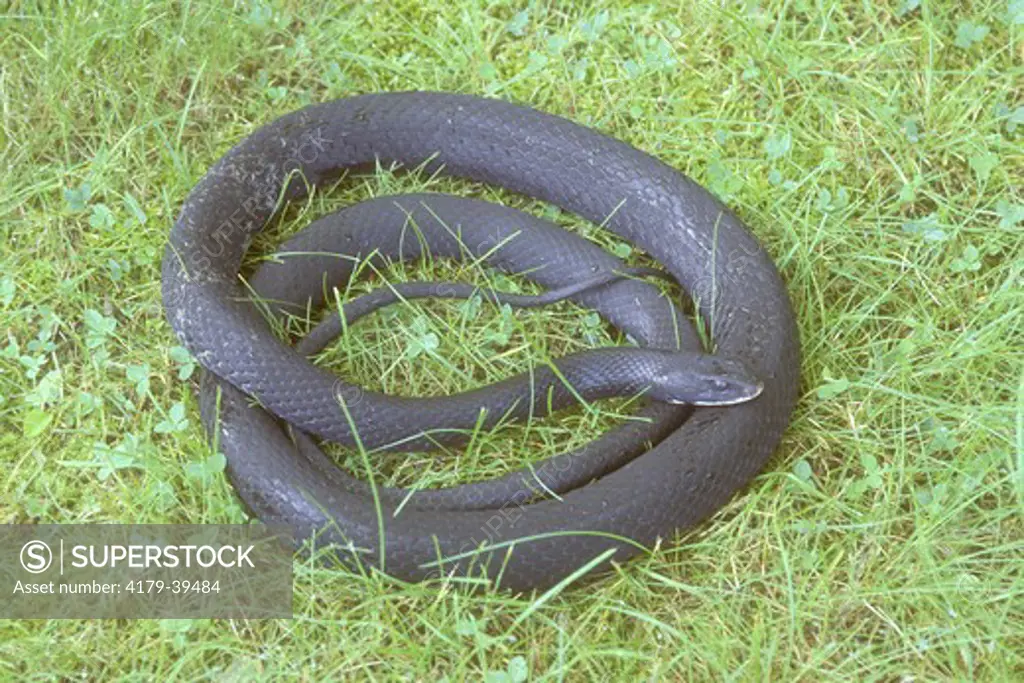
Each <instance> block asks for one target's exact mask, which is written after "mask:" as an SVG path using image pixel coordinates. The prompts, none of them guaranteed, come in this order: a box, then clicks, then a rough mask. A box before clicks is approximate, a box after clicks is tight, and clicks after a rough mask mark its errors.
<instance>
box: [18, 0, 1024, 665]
mask: <svg viewBox="0 0 1024 683" xmlns="http://www.w3.org/2000/svg"><path fill="white" fill-rule="evenodd" d="M332 5H333V4H332V3H322V2H313V3H302V2H298V1H297V0H282V1H279V2H266V3H264V2H234V3H231V2H219V3H218V2H205V1H204V2H179V3H158V2H149V3H146V2H137V3H130V4H129V3H126V4H124V5H121V4H119V3H105V2H84V1H83V2H73V3H38V4H37V3H32V2H19V0H13V4H12V3H5V4H4V8H3V9H0V121H2V126H0V154H2V156H0V168H2V169H3V173H2V174H0V217H2V219H0V236H2V240H3V244H4V248H3V251H2V255H0V325H2V329H3V330H5V333H4V337H3V338H0V422H2V425H3V431H2V433H0V462H2V463H3V465H4V467H3V469H4V474H3V475H2V476H3V498H2V502H0V522H4V523H44V522H147V523H225V522H240V521H243V520H244V519H245V518H246V517H245V513H244V511H243V509H242V508H241V506H240V505H239V504H238V503H237V502H236V500H235V498H234V497H233V494H232V491H231V488H230V486H229V484H228V483H227V481H226V479H225V476H224V474H223V471H222V470H223V462H222V459H221V458H219V457H218V456H217V454H216V453H214V452H213V451H212V450H211V448H210V447H209V446H208V445H207V443H206V440H205V436H204V433H203V430H202V428H201V426H200V424H199V415H198V407H197V404H196V400H195V398H194V384H195V380H196V378H197V376H198V371H197V369H196V367H195V365H194V363H193V362H192V361H191V359H190V358H189V357H188V354H187V353H186V352H184V349H182V348H180V347H179V346H178V343H177V340H176V339H175V337H174V335H173V334H172V332H171V330H170V328H169V326H168V325H167V323H166V321H165V319H164V317H163V312H162V306H161V300H160V267H159V266H160V258H161V256H162V252H163V245H164V241H165V239H166V236H167V233H168V231H169V229H170V226H171V224H172V222H173V220H174V218H175V216H176V214H177V211H178V208H179V206H180V204H181V202H182V201H183V199H184V198H185V196H186V195H187V193H188V191H189V189H190V188H191V187H192V186H193V185H194V184H195V183H196V181H197V180H198V179H199V178H200V177H201V176H202V175H203V173H204V172H205V171H206V169H207V168H208V167H209V165H210V164H211V163H213V162H214V161H215V160H216V159H217V158H218V157H219V156H220V155H221V154H222V153H223V152H225V151H226V150H227V149H228V148H229V147H230V146H232V145H233V144H235V143H236V142H238V141H239V140H240V139H241V138H243V137H244V136H245V135H246V134H247V133H249V132H251V131H252V130H254V129H255V128H256V127H258V126H259V125H261V124H263V123H266V122H268V121H270V120H272V119H274V118H276V117H277V116H279V115H282V114H284V113H286V112H289V111H292V110H294V109H297V108H299V107H301V106H303V105H305V104H308V103H311V102H319V101H323V100H329V99H333V98H338V97H344V96H347V95H351V94H356V93H364V92H377V91H387V90H414V89H429V90H449V91H457V92H464V93H474V94H481V95H489V96H494V97H500V98H505V99H509V100H513V101H517V102H522V103H526V104H529V105H531V106H534V107H536V108H539V109H542V110H545V111H548V112H551V113H555V114H559V115H562V116H566V117H568V118H571V119H573V120H575V121H578V122H580V123H583V124H586V125H589V126H593V127H595V128H598V129H600V130H602V131H604V132H606V133H609V134H611V135H614V136H616V137H618V138H620V139H622V140H625V141H628V142H629V143H631V144H633V145H635V146H637V147H639V148H641V149H644V150H646V151H648V152H650V153H652V154H654V155H656V156H658V157H659V158H661V159H662V160H664V161H666V162H668V163H669V164H672V165H673V166H675V167H677V168H678V169H680V170H681V171H683V172H685V173H687V174H688V175H690V176H692V177H693V178H695V179H696V180H698V181H699V182H701V183H703V184H704V185H706V186H707V187H708V188H710V189H711V190H712V191H713V192H715V193H716V194H717V195H718V196H719V197H721V198H722V199H723V200H724V201H726V202H727V203H728V204H729V205H730V206H731V207H733V208H734V209H735V210H736V211H737V213H738V214H739V215H740V216H741V217H742V218H743V219H744V220H745V221H746V222H747V224H748V225H750V226H751V228H752V230H753V231H754V232H755V233H756V234H757V235H758V236H759V237H760V238H761V239H762V240H763V242H764V243H765V244H766V246H767V247H768V249H769V251H770V252H771V254H772V255H773V257H774V258H775V260H776V263H777V264H778V265H779V268H780V270H781V272H782V273H783V276H784V278H785V279H786V281H787V283H788V286H789V291H790V293H791V295H792V298H793V302H794V305H795V308H796V311H797V315H798V319H799V325H800V329H801V335H802V345H803V352H804V358H803V367H802V374H803V385H802V387H803V389H802V394H801V399H800V402H799V404H798V406H797V409H796V411H795V413H794V415H793V418H792V424H791V426H790V429H789V431H788V433H787V435H786V438H785V439H784V441H783V443H782V444H781V446H780V447H779V449H778V452H777V453H776V456H775V458H774V459H773V460H772V461H771V462H770V464H769V466H768V467H767V468H766V469H765V471H764V472H763V473H762V475H761V476H759V477H758V478H757V479H755V480H754V481H753V482H752V483H751V484H750V486H748V487H747V488H746V489H745V490H743V491H742V492H741V493H740V494H739V495H738V496H736V497H735V498H734V499H733V500H732V502H731V503H730V504H729V505H727V506H726V507H725V508H724V509H722V510H721V511H720V512H719V513H718V514H716V515H715V516H714V517H713V518H712V519H710V520H708V521H707V522H706V523H704V524H703V525H701V526H700V527H699V528H697V529H696V530H693V531H691V532H689V533H686V534H683V535H680V536H679V537H678V538H674V539H665V540H664V542H663V543H662V544H661V545H660V547H658V548H657V549H654V551H653V552H652V553H651V554H650V555H648V556H644V557H642V558H639V559H637V560H635V561H632V562H629V563H627V564H625V565H623V566H621V567H619V568H618V569H617V571H616V572H614V573H612V574H610V575H608V576H606V577H604V578H602V579H600V580H598V581H596V582H593V583H590V584H589V585H587V586H586V587H583V588H580V587H578V586H569V587H567V588H565V589H564V590H559V591H556V592H553V593H549V594H537V595H520V596H511V595H508V594H505V593H501V592H490V593H486V594H480V595H468V594H466V593H465V592H461V591H458V590H454V589H453V588H452V587H451V586H440V587H439V586H438V585H436V584H434V585H400V584H398V583H396V582H394V581H390V580H388V579H386V578H382V577H380V576H374V575H370V576H365V575H360V574H354V573H345V572H340V571H326V570H323V569H318V568H317V567H314V566H307V565H305V564H297V566H296V591H295V600H294V608H295V618H294V619H292V620H276V621H275V620H270V621H230V620H191V621H190V620H164V621H101V620H94V621H43V620H34V621H6V622H2V625H0V678H3V679H14V678H21V677H25V678H31V679H32V680H48V679H61V680H66V679H73V678H74V679H83V680H93V679H106V678H125V679H140V680H144V679H151V678H155V679H190V680H191V679H208V678H209V679H213V678H216V679H218V680H250V679H253V678H259V677H267V678H278V677H280V678H285V677H288V678H292V677H294V678H300V679H306V680H316V679H321V678H330V677H341V676H346V677H348V676H351V677H353V678H355V677H358V678H374V679H392V678H400V677H401V678H408V679H414V680H439V679H447V680H453V681H454V680H462V679H470V680H480V679H486V680H494V681H523V680H530V681H540V680H561V679H569V680H607V679H612V680H639V679H646V680H659V679H664V678H675V679H692V680H707V679H729V680H763V679H782V680H791V679H800V680H808V681H817V680H832V679H838V680H843V679H850V680H886V681H891V680H934V679H973V678H978V679H981V680H1009V679H1012V678H1015V677H1017V676H1021V675H1022V672H1024V560H1022V558H1024V519H1022V512H1024V324H1022V322H1024V319H1022V316H1024V313H1022V311H1024V294H1022V292H1024V237H1022V235H1024V194H1022V183H1021V179H1022V178H1024V146H1022V144H1021V142H1022V140H1024V90H1022V74H1024V69H1022V61H1024V3H1022V2H1021V0H1010V1H1009V2H1007V1H1006V0H999V1H996V2H970V1H963V2H955V1H939V0H932V1H929V0H882V1H879V2H866V1H854V0H844V1H837V0H785V1H770V2H769V1H764V2H759V1H758V0H746V1H743V2H732V1H725V0H723V1H721V2H719V1H712V0H700V1H698V2H694V3H650V4H649V5H647V6H639V5H633V4H630V3H625V2H598V3H594V4H592V5H591V4H589V3H573V5H574V6H572V7H570V6H569V4H568V3H555V2H529V3H525V2H498V3H493V4H490V5H488V4H487V3H482V2H471V1H467V0H456V1H455V2H438V1H437V0H425V1H424V2H411V1H405V0H402V1H400V2H395V3H380V2H366V3H359V2H353V3H347V5H346V6H345V7H334V6H332ZM676 5H678V6H676ZM422 188H427V189H430V190H437V191H454V192H459V193H462V194H467V195H474V196H483V197H487V198H491V199H494V200H497V201H504V202H508V203H512V204H514V205H516V206H520V207H523V208H525V209H527V210H531V211H536V212H540V213H541V214H543V215H546V216H549V217H552V218H554V219H555V220H556V221H558V222H560V223H562V224H563V225H566V226H568V227H569V228H570V229H573V230H578V231H579V232H581V233H582V234H584V235H586V236H588V237H591V238H593V239H596V240H597V241H599V242H600V243H602V244H604V245H606V246H608V247H609V248H611V249H614V250H615V251H617V252H620V253H622V254H625V255H628V256H629V257H630V258H631V259H635V258H637V257H638V256H640V255H639V254H637V253H636V252H635V251H633V250H631V249H630V247H629V245H626V244H622V243H619V242H617V241H615V240H613V239H610V238H609V237H608V236H607V235H604V234H602V232H601V231H600V230H599V229H598V228H596V227H595V226H590V225H587V224H585V223H582V222H581V221H579V220H576V219H574V218H573V217H571V216H568V215H565V214H563V213H560V212H557V211H552V210H551V209H550V207H545V206H543V205H540V204H538V203H536V202H532V201H529V200H526V199H524V198H522V197H516V196H513V195H510V194H508V193H505V192H499V191H496V190H493V189H490V188H485V187H481V186H478V185H474V184H472V183H468V182H457V181H452V180H438V179H431V178H425V177H422V176H417V175H415V174H412V175H410V174H401V175H396V174H393V173H391V172H390V170H389V169H381V171H380V172H378V173H376V174H368V175H361V176H359V177H355V178H348V179H347V180H346V181H345V182H344V183H343V184H341V185H340V186H339V187H337V188H333V189H329V191H327V192H324V193H321V194H318V195H316V196H315V197H314V199H313V200H311V201H310V202H308V203H305V204H303V205H302V206H300V207H293V210H291V211H289V212H288V213H287V214H286V215H285V218H284V219H283V220H282V221H280V222H279V224H277V225H275V226H274V228H273V230H272V231H271V232H270V234H269V235H268V238H267V239H266V240H263V239H261V241H260V244H259V245H258V246H260V247H262V248H264V249H266V248H269V247H270V246H271V245H272V244H273V243H274V242H276V241H278V240H280V239H281V238H282V237H284V236H285V235H287V234H290V233H291V232H294V231H295V230H298V229H300V228H301V227H302V226H303V225H304V224H306V223H307V222H308V221H309V220H310V218H311V217H313V216H317V215H320V214H322V213H325V212H328V211H330V210H333V209H334V208H337V207H340V206H343V205H345V204H348V203H351V202H353V201H358V200H360V199H364V198H367V197H370V196H375V195H380V194H388V193H393V192H398V191H407V190H412V189H422ZM445 268H446V267H445V266H443V265H442V267H441V269H440V271H438V270H433V269H425V268H423V267H421V266H410V267H407V268H395V269H394V270H393V271H392V272H389V273H388V274H389V276H390V277H393V278H394V279H395V280H401V279H407V278H413V279H421V278H436V277H438V273H439V272H440V273H441V276H444V275H445V274H447V275H459V276H460V277H464V278H465V277H469V278H470V279H471V280H472V279H474V278H475V280H476V281H478V282H494V280H493V278H491V279H487V278H490V277H491V276H490V274H489V273H486V272H483V271H481V272H468V273H467V272H464V271H456V270H454V269H452V268H450V267H448V269H447V270H446V269H445ZM496 286H498V287H499V288H502V289H509V290H513V291H515V290H517V289H519V288H521V287H522V284H521V283H520V282H518V281H516V280H514V279H511V278H504V279H501V281H500V282H497V284H496ZM616 341H617V340H616V338H615V337H614V336H612V335H611V334H610V333H609V331H608V330H606V329H605V328H604V326H603V325H602V324H601V323H600V321H598V320H596V319H595V318H594V316H593V315H592V314H590V313H588V311H586V310H582V309H579V308H576V307H574V306H572V305H569V304H560V305H557V306H554V307H551V308H548V309H543V310H540V311H536V310H534V311H516V312H514V313H509V312H503V311H502V310H501V309H500V308H498V307H495V306H491V305H488V304H484V305H481V306H473V305H470V306H467V305H464V304H461V303H459V302H430V303H422V304H415V305H411V304H410V305H407V306H399V307H394V308H393V309H389V310H388V311H384V312H381V313H378V314H375V315H374V316H373V317H372V318H371V319H368V320H366V321H363V322H361V323H360V324H358V325H356V326H354V327H353V329H352V330H351V332H350V333H349V335H347V336H346V337H345V338H344V339H343V340H342V341H340V342H338V343H337V344H336V345H335V346H334V347H332V349H331V351H330V352H329V353H328V354H327V356H326V357H325V358H324V359H323V362H324V363H325V364H326V365H328V366H329V367H332V368H335V369H337V370H338V371H339V372H342V373H344V374H345V375H346V376H349V377H353V378H355V379H356V380H357V381H359V382H362V383H364V384H366V385H367V386H371V387H374V388H382V389H385V390H389V391H393V392H398V393H416V394H442V393H449V392H452V391H456V390H460V389H465V388H468V387H471V386H477V385H479V384H481V383H484V382H489V381H493V380H494V379H496V378H499V377H503V376H506V375H508V374H510V373H513V372H516V371H518V370H521V369H523V368H525V367H528V366H529V365H530V364H531V363H537V362H543V361H545V360H546V359H549V358H551V357H554V356H557V355H560V354H563V353H566V352H568V351H572V350H576V349H579V348H583V347H587V346H595V345H600V344H606V343H614V342H616ZM489 348H500V349H502V350H503V351H502V352H501V353H500V354H498V353H492V352H489V351H488V349H489ZM599 407H600V408H601V409H600V410H597V411H593V410H592V411H583V410H576V411H572V412H568V413H565V414H562V415H559V416H558V417H556V418H555V419H553V420H548V421H546V422H545V423H544V424H543V425H541V426H538V425H534V426H532V427H530V430H531V431H530V432H529V441H530V448H529V449H525V448H523V447H522V445H523V443H524V442H525V441H526V436H527V435H526V431H525V430H526V428H525V427H515V426H507V427H503V428H502V429H501V430H499V431H498V432H496V433H494V434H490V435H486V436H483V437H481V438H480V439H478V440H476V441H474V443H473V444H472V446H471V447H469V448H467V450H466V452H464V453H461V454H458V455H457V457H443V456H442V457H437V456H433V455H429V454H426V455H424V454H416V455H411V456H408V457H406V456H401V457H398V456H388V457H387V458H381V459H380V460H377V461H375V462H374V466H375V467H376V475H377V476H378V477H379V479H380V481H385V482H388V483H403V484H408V483H411V482H415V481H418V482H422V481H428V482H430V483H431V484H432V485H441V484H450V483H452V482H454V481H470V480H476V479H481V478H486V477H490V476H493V475H495V474H499V473H502V472H506V471H508V470H509V469H511V468H513V467H517V466H522V465H523V464H524V463H526V462H529V461H530V460H532V459H534V458H537V457H541V456H542V455H551V454H554V453H557V452H560V451H562V450H565V449H566V448H567V447H571V446H573V445H577V444H579V443H582V442H585V441H587V440H589V439H591V438H593V437H594V436H595V435H596V434H598V433H600V432H601V430H603V429H606V428H607V427H608V425H610V424H612V423H614V422H615V421H616V420H617V419H619V418H617V417H616V415H617V414H618V409H619V408H620V407H621V402H620V403H616V402H607V403H602V404H600V405H599ZM538 450H540V451H542V452H541V453H538ZM334 452H335V454H336V455H337V456H338V458H339V460H340V461H341V462H342V463H347V464H349V465H351V466H353V467H355V468H357V469H358V467H360V465H359V461H358V455H353V454H352V453H350V452H346V451H343V450H336V451H334Z"/></svg>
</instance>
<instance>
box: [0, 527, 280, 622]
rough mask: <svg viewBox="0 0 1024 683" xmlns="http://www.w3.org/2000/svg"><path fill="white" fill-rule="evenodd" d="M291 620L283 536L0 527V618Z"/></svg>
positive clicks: (251, 531)
mask: <svg viewBox="0 0 1024 683" xmlns="http://www.w3.org/2000/svg"><path fill="white" fill-rule="evenodd" d="M291 616H292V545H291V539H290V537H289V535H288V534H287V532H286V531H285V530H284V529H283V528H276V527H272V526H264V525H248V524H223V525H221V524H209V525H207V524H202V525H175V524H140V525H129V524H40V525H30V524H13V525H0V618H4V619H12V618H22V619H34V618H52V619H104V618H120V619H156V618H202V617H225V618H250V619H260V618H281V617H284V618H290V617H291Z"/></svg>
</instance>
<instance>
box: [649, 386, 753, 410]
mask: <svg viewBox="0 0 1024 683" xmlns="http://www.w3.org/2000/svg"><path fill="white" fill-rule="evenodd" d="M731 388H732V389H740V388H741V387H740V385H733V387H731ZM744 388H745V391H735V392H733V393H731V394H730V395H729V396H723V397H721V398H702V399H695V400H692V401H680V400H672V399H666V400H665V403H669V404H672V405H676V406H701V407H707V408H711V407H715V406H719V407H724V406H735V405H739V404H741V403H746V402H747V401H752V400H754V399H755V398H757V397H758V396H760V395H761V392H763V391H764V382H757V383H756V384H747V385H745V387H744Z"/></svg>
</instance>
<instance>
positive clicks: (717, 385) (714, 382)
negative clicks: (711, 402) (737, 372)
mask: <svg viewBox="0 0 1024 683" xmlns="http://www.w3.org/2000/svg"><path fill="white" fill-rule="evenodd" d="M708 384H710V385H711V388H712V389H714V390H715V391H725V390H726V389H728V388H729V383H728V382H726V381H725V380H724V379H710V380H708Z"/></svg>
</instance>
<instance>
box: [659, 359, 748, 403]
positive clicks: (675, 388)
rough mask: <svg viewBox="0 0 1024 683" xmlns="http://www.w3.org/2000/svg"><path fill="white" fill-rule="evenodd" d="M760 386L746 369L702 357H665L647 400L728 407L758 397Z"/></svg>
mask: <svg viewBox="0 0 1024 683" xmlns="http://www.w3.org/2000/svg"><path fill="white" fill-rule="evenodd" d="M763 389H764V384H763V383H762V382H761V381H760V380H758V379H757V377H755V376H754V374H753V373H751V372H750V370H749V369H748V368H747V366H746V365H744V364H743V363H741V362H740V361H737V360H733V359H731V358H723V357H721V356H714V355H711V354H705V353H689V352H682V353H671V354H668V358H666V361H665V363H664V364H663V367H662V368H661V369H660V370H659V371H658V372H657V373H656V374H655V376H654V378H653V382H652V385H651V389H650V391H649V393H648V396H649V397H651V398H653V399H655V400H656V401H664V402H665V403H676V404H683V403H685V404H689V405H695V406H731V405H735V404H737V403H744V402H746V401H749V400H751V399H753V398H756V397H757V396H758V395H760V393H761V391H762V390H763Z"/></svg>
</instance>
